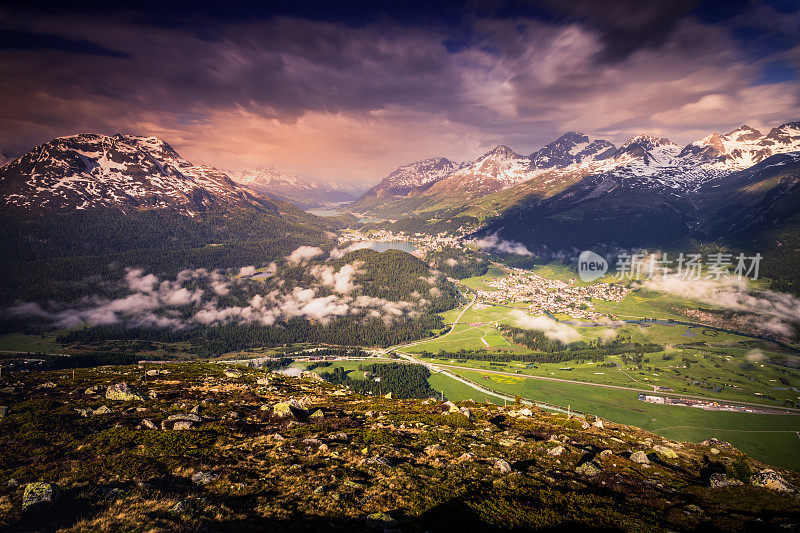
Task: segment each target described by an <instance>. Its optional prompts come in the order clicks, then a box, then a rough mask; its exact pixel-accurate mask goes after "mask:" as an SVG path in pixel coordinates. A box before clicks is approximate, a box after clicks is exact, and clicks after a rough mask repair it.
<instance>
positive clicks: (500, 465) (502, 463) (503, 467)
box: [494, 459, 511, 474]
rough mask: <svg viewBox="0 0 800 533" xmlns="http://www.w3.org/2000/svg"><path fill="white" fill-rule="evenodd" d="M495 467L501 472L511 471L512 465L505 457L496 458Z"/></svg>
mask: <svg viewBox="0 0 800 533" xmlns="http://www.w3.org/2000/svg"><path fill="white" fill-rule="evenodd" d="M494 469H495V470H497V471H498V472H500V473H501V474H510V473H511V465H510V464H508V461H506V460H505V459H496V460H495V462H494Z"/></svg>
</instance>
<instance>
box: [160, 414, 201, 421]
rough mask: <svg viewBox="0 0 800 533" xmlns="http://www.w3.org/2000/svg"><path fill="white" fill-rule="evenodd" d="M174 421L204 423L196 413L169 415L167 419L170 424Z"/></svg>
mask: <svg viewBox="0 0 800 533" xmlns="http://www.w3.org/2000/svg"><path fill="white" fill-rule="evenodd" d="M174 420H185V421H188V422H202V421H203V419H202V418H200V416H199V415H197V414H195V413H176V414H174V415H169V416H168V417H167V421H168V422H172V421H174Z"/></svg>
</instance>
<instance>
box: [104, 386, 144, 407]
mask: <svg viewBox="0 0 800 533" xmlns="http://www.w3.org/2000/svg"><path fill="white" fill-rule="evenodd" d="M106 399H108V400H114V401H117V402H143V401H144V398H142V396H141V395H140V394H138V393H137V392H135V391H134V390H133V389H131V388H130V387H129V386H128V384H127V383H125V382H122V383H115V384H114V385H111V386H110V387H109V388H108V389H106Z"/></svg>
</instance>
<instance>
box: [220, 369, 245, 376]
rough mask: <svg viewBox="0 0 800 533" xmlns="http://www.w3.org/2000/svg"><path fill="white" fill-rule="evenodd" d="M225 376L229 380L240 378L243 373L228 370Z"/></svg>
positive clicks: (237, 370)
mask: <svg viewBox="0 0 800 533" xmlns="http://www.w3.org/2000/svg"><path fill="white" fill-rule="evenodd" d="M224 373H225V375H226V376H227V377H229V378H240V377H242V375H243V374H242V371H241V370H239V369H236V368H226V369H225V372H224Z"/></svg>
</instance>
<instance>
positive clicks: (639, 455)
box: [630, 450, 650, 465]
mask: <svg viewBox="0 0 800 533" xmlns="http://www.w3.org/2000/svg"><path fill="white" fill-rule="evenodd" d="M630 460H631V461H633V462H634V463H638V464H640V465H647V464H650V459H648V458H647V454H646V453H644V452H643V451H641V450H639V451H638V452H633V453H632V454H631V457H630Z"/></svg>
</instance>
